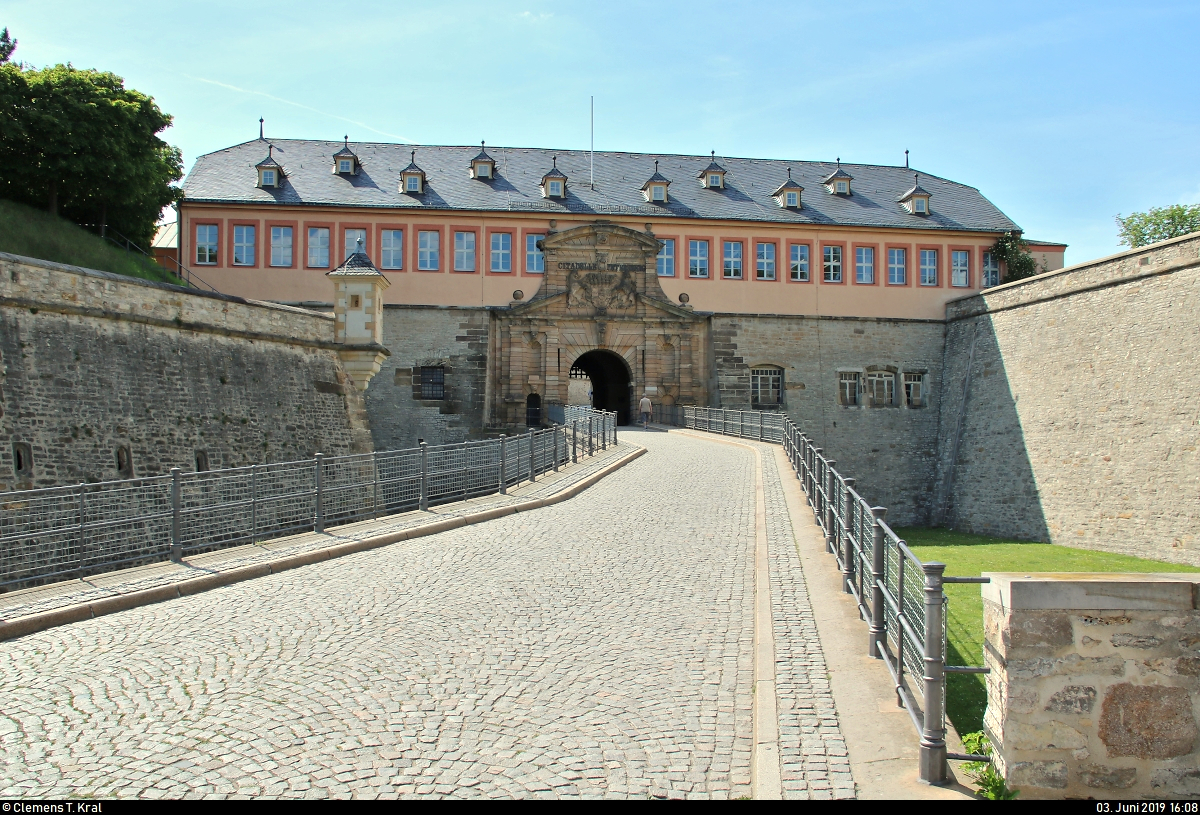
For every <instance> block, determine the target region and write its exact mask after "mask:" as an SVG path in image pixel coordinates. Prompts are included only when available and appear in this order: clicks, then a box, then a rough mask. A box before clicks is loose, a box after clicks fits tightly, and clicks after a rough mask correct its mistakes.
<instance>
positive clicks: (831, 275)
mask: <svg viewBox="0 0 1200 815" xmlns="http://www.w3.org/2000/svg"><path fill="white" fill-rule="evenodd" d="M824 280H825V282H826V283H841V282H842V247H840V246H826V247H825V278H824Z"/></svg>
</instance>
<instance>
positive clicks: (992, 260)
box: [980, 252, 1000, 289]
mask: <svg viewBox="0 0 1200 815" xmlns="http://www.w3.org/2000/svg"><path fill="white" fill-rule="evenodd" d="M999 285H1000V260H999V259H998V258H997V257H996V254H995V253H994V252H984V253H983V280H982V281H980V287H981V288H985V289H986V288H988V287H989V286H999Z"/></svg>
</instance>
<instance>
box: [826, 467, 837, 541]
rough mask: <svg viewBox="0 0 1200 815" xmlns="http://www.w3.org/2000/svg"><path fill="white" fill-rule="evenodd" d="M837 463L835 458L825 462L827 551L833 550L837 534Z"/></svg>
mask: <svg viewBox="0 0 1200 815" xmlns="http://www.w3.org/2000/svg"><path fill="white" fill-rule="evenodd" d="M834 464H837V462H836V461H834V460H832V459H831V460H829V461H826V462H825V551H826V552H833V551H834V548H833V547H834V546H835V545H836V544H835V543H834V540H836V538H835V535H836V534H837V531H836V529H835V528H834V524H835V523H836V522H837V507H836V506H835V502H836V501H837V493H836V491H835V489H834V485H835V484H837V473H836V472H834V469H833V465H834Z"/></svg>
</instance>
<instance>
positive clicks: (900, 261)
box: [887, 249, 908, 286]
mask: <svg viewBox="0 0 1200 815" xmlns="http://www.w3.org/2000/svg"><path fill="white" fill-rule="evenodd" d="M887 251H888V282H889V283H891V284H892V285H893V286H903V285H904V284H905V283H907V282H908V250H907V249H889V250H887Z"/></svg>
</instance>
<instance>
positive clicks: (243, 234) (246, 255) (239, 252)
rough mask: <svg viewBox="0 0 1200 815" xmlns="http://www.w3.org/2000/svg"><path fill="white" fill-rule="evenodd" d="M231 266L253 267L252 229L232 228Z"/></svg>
mask: <svg viewBox="0 0 1200 815" xmlns="http://www.w3.org/2000/svg"><path fill="white" fill-rule="evenodd" d="M233 265H234V266H253V265H254V227H252V226H235V227H234V228H233Z"/></svg>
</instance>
